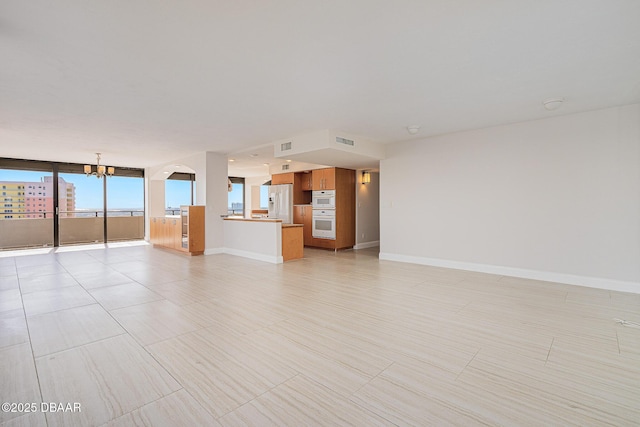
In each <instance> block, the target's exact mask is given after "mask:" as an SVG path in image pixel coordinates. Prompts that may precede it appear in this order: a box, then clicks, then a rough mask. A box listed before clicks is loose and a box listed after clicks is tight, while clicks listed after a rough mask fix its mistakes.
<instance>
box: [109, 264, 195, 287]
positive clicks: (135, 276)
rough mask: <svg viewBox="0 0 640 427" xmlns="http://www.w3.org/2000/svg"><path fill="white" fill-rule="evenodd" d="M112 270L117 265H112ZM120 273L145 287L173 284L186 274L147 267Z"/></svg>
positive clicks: (184, 277)
mask: <svg viewBox="0 0 640 427" xmlns="http://www.w3.org/2000/svg"><path fill="white" fill-rule="evenodd" d="M113 268H115V269H116V270H117V269H118V265H114V266H113ZM122 273H124V274H125V275H126V276H128V277H129V278H131V279H132V280H135V281H136V282H138V283H141V284H143V285H145V286H153V285H157V284H160V283H168V282H175V281H178V280H183V279H186V274H181V273H178V272H175V271H172V270H170V269H167V268H164V267H163V268H149V267H148V266H145V267H144V269H143V270H134V271H127V270H126V269H125V270H124V271H122Z"/></svg>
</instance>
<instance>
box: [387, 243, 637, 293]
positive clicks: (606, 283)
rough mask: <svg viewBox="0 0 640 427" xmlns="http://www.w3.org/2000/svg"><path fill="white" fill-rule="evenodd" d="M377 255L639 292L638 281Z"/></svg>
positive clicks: (428, 263) (490, 272)
mask: <svg viewBox="0 0 640 427" xmlns="http://www.w3.org/2000/svg"><path fill="white" fill-rule="evenodd" d="M378 257H379V259H381V260H384V261H397V262H406V263H410V264H421V265H430V266H433V267H444V268H455V269H458V270H467V271H476V272H479V273H489V274H497V275H501V276H512V277H520V278H524V279H532V280H542V281H546V282H557V283H564V284H567V285H576V286H586V287H589V288H599V289H606V290H610V291H619V292H631V293H635V294H640V283H638V282H625V281H621V280H613V279H603V278H599V277H588V276H577V275H572V274H563V273H554V272H549V271H539V270H527V269H523V268H513V267H503V266H498V265H490V264H475V263H470V262H461V261H451V260H445V259H437V258H425V257H416V256H410V255H401V254H393V253H385V252H380V255H379V256H378Z"/></svg>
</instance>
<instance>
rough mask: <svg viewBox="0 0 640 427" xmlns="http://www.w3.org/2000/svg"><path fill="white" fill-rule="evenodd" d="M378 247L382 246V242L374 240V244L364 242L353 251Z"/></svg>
mask: <svg viewBox="0 0 640 427" xmlns="http://www.w3.org/2000/svg"><path fill="white" fill-rule="evenodd" d="M376 246H380V240H374V241H372V242H364V243H358V244H357V245H355V246H354V247H353V249H367V248H375V247H376Z"/></svg>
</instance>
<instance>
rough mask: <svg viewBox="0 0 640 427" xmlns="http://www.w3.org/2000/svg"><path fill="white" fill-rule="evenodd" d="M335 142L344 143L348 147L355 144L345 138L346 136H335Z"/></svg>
mask: <svg viewBox="0 0 640 427" xmlns="http://www.w3.org/2000/svg"><path fill="white" fill-rule="evenodd" d="M336 142H337V143H338V144H344V145H348V146H350V147H353V146H355V145H356V143H355V142H354V141H353V140H351V139H347V138H341V137H339V136H336Z"/></svg>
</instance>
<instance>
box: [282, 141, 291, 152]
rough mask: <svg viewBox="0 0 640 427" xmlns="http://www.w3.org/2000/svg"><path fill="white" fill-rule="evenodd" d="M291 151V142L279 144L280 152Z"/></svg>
mask: <svg viewBox="0 0 640 427" xmlns="http://www.w3.org/2000/svg"><path fill="white" fill-rule="evenodd" d="M287 150H291V141H289V142H284V143H282V144H280V151H287Z"/></svg>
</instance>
